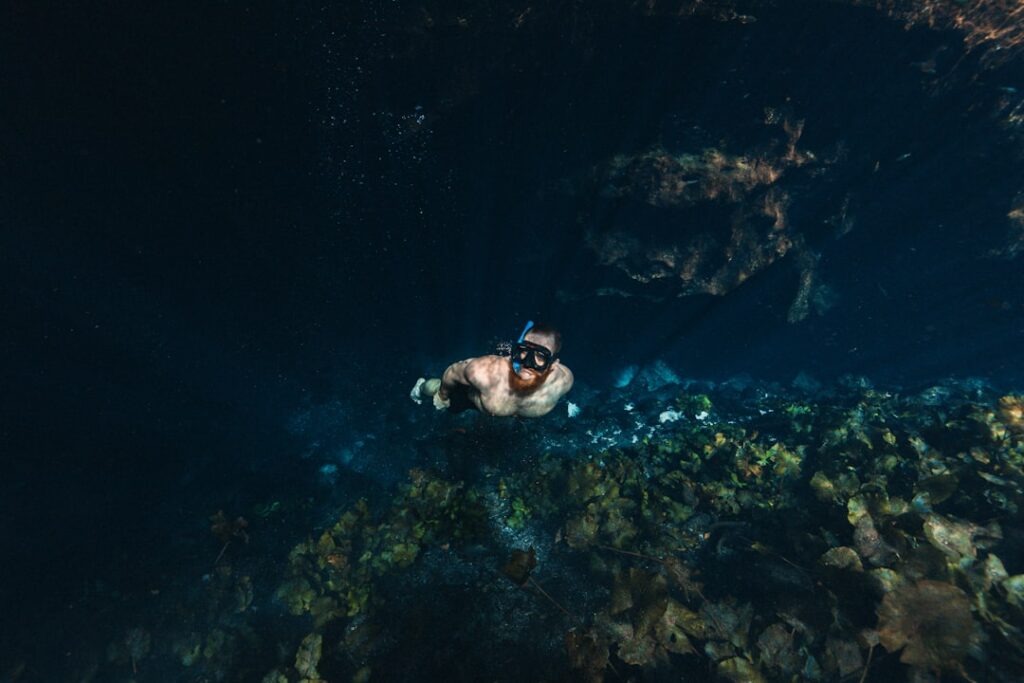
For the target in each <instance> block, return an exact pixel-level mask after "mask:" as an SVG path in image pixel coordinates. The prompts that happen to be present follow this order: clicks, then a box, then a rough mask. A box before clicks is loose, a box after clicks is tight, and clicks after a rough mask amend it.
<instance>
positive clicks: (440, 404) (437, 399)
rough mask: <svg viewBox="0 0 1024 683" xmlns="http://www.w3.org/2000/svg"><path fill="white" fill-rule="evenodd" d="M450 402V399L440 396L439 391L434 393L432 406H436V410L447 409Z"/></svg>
mask: <svg viewBox="0 0 1024 683" xmlns="http://www.w3.org/2000/svg"><path fill="white" fill-rule="evenodd" d="M451 404H452V401H451V399H450V398H444V397H443V396H441V392H440V391H438V392H437V393H436V394H434V407H435V408H437V409H438V410H448V407H449V406H451Z"/></svg>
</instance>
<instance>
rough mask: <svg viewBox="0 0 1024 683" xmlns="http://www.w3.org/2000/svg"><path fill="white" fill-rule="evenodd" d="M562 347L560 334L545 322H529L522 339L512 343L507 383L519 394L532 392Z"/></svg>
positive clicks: (546, 375) (543, 379)
mask: <svg viewBox="0 0 1024 683" xmlns="http://www.w3.org/2000/svg"><path fill="white" fill-rule="evenodd" d="M561 349H562V335H561V334H560V333H559V332H558V330H555V329H554V328H551V327H547V326H546V325H533V326H532V327H530V328H529V330H528V331H527V333H526V334H525V335H524V336H523V338H522V341H521V342H518V343H516V344H513V346H512V358H511V367H510V369H509V383H510V385H511V387H512V389H513V390H515V391H516V392H517V393H520V394H529V393H533V392H534V391H536V390H537V389H539V388H540V387H541V385H542V384H544V381H545V380H546V379H547V378H548V375H549V374H550V371H551V368H552V366H553V365H554V363H555V358H556V357H557V355H558V352H559V351H561Z"/></svg>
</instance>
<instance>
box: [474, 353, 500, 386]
mask: <svg viewBox="0 0 1024 683" xmlns="http://www.w3.org/2000/svg"><path fill="white" fill-rule="evenodd" d="M466 363H467V365H466V378H467V379H469V381H470V382H472V383H473V384H474V385H476V386H478V387H479V386H489V385H492V384H495V383H497V382H498V380H499V379H500V378H501V377H502V375H503V374H504V372H505V371H506V369H507V367H508V361H507V360H506V359H505V358H503V357H502V356H493V355H491V356H480V357H478V358H470V359H468V360H467V361H466Z"/></svg>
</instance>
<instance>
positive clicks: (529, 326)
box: [512, 320, 533, 375]
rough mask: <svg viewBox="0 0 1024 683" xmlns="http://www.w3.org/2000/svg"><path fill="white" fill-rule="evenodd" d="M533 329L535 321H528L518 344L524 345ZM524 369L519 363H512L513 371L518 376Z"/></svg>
mask: <svg viewBox="0 0 1024 683" xmlns="http://www.w3.org/2000/svg"><path fill="white" fill-rule="evenodd" d="M532 327H533V321H532V320H527V321H526V327H524V328H523V333H522V334H521V335H519V339H518V341H517V342H516V343H517V344H522V343H523V340H524V339H526V333H527V332H529V331H530V329H531V328H532ZM522 367H523V366H522V365H520V364H519V363H518V362H517V361H512V369H513V370H515V371H516V374H517V375H518V374H519V370H520V368H522Z"/></svg>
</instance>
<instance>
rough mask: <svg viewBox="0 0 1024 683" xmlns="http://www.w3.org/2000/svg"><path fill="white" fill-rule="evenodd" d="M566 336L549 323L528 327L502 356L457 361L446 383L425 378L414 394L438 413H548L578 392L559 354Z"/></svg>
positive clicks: (445, 377)
mask: <svg viewBox="0 0 1024 683" xmlns="http://www.w3.org/2000/svg"><path fill="white" fill-rule="evenodd" d="M561 350H562V335H561V334H560V333H559V332H558V331H557V330H555V329H552V328H550V327H546V326H544V325H534V324H533V321H532V320H531V321H530V322H528V323H527V324H526V327H525V328H524V329H523V333H522V334H521V335H519V340H518V341H516V342H513V343H507V342H506V343H504V344H500V345H499V346H498V349H497V350H496V352H495V353H494V354H492V355H488V356H480V357H479V358H467V359H466V360H460V361H459V362H457V363H452V364H451V365H449V366H448V369H447V370H445V371H444V375H443V376H442V377H441V378H440V379H430V380H428V379H424V378H422V377H421V378H420V379H419V380H418V381H417V382H416V386H415V387H413V389H412V393H411V394H410V396H411V397H412V400H414V401H416V403H422V401H423V399H425V398H430V399H432V400H433V402H434V407H435V408H437V409H438V410H448V411H450V412H455V413H458V412H462V411H463V410H470V409H476V410H479V411H480V412H481V413H484V414H486V415H494V416H499V417H505V416H511V415H517V416H519V417H541V416H542V415H547V414H548V413H550V412H551V410H552V409H553V408H554V407H555V404H556V403H558V400H559V399H560V398H562V397H563V396H565V395H566V394H567V393H568V392H569V389H571V388H572V383H573V376H572V372H571V371H570V370H569V368H567V367H565V366H564V365H562V362H561V361H560V360H559V359H558V352H559V351H561Z"/></svg>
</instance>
